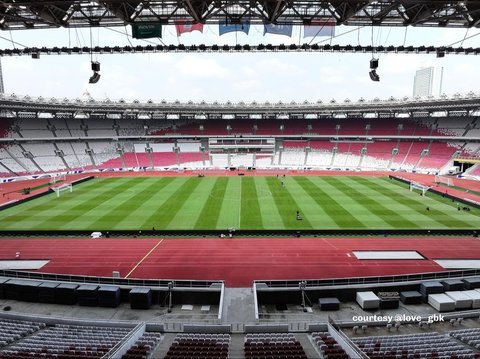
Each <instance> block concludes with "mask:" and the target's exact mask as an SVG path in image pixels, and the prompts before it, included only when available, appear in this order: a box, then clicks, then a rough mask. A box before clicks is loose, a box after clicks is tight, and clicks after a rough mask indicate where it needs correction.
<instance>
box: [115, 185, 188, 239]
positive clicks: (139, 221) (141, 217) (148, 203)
mask: <svg viewBox="0 0 480 359" xmlns="http://www.w3.org/2000/svg"><path fill="white" fill-rule="evenodd" d="M185 181H186V177H182V178H175V177H164V178H163V179H162V187H161V188H158V189H157V191H154V192H153V193H152V194H151V196H150V197H149V198H148V199H146V200H145V201H144V202H143V203H142V206H141V207H139V208H137V209H135V210H132V211H131V212H130V214H129V216H128V217H126V218H124V220H123V221H121V222H119V223H117V224H116V225H115V226H113V229H152V228H153V227H154V226H155V223H147V222H145V219H146V218H148V217H149V216H150V215H151V214H152V213H153V212H154V211H156V210H157V209H158V208H159V207H160V206H161V205H162V204H163V203H164V202H165V201H166V200H167V199H168V198H169V197H170V196H171V195H172V194H173V193H174V192H175V191H176V190H177V189H178V188H179V187H180V186H181V185H182V184H183V183H184V182H185Z"/></svg>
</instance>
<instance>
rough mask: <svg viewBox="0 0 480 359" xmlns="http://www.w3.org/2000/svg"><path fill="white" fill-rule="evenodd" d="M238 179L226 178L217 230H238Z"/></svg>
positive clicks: (239, 189)
mask: <svg viewBox="0 0 480 359" xmlns="http://www.w3.org/2000/svg"><path fill="white" fill-rule="evenodd" d="M240 191H241V183H240V177H228V181H227V188H226V189H225V197H224V198H223V201H222V207H221V209H220V214H219V217H218V222H217V229H227V228H232V227H233V228H240V207H241V201H240Z"/></svg>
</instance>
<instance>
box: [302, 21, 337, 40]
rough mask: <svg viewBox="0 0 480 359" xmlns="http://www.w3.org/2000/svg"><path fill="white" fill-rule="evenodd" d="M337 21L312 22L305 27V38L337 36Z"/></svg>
mask: <svg viewBox="0 0 480 359" xmlns="http://www.w3.org/2000/svg"><path fill="white" fill-rule="evenodd" d="M335 25H336V22H335V20H317V21H312V24H311V25H305V27H304V29H303V37H309V36H310V37H315V36H330V37H332V36H335Z"/></svg>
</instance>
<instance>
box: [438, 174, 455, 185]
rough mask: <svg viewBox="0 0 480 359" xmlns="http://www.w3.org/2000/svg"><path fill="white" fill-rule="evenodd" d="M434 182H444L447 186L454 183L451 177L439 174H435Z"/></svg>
mask: <svg viewBox="0 0 480 359" xmlns="http://www.w3.org/2000/svg"><path fill="white" fill-rule="evenodd" d="M435 183H437V184H440V183H443V184H446V185H447V186H448V187H451V186H453V185H454V184H453V178H452V177H448V176H439V175H436V176H435Z"/></svg>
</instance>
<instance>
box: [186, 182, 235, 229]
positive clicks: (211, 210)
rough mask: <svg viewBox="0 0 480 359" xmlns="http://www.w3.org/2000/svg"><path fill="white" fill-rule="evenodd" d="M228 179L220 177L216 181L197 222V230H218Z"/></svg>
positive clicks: (195, 226)
mask: <svg viewBox="0 0 480 359" xmlns="http://www.w3.org/2000/svg"><path fill="white" fill-rule="evenodd" d="M227 183H228V178H227V177H218V178H217V179H216V180H215V183H214V185H213V188H212V190H211V192H210V194H209V196H208V199H207V201H206V202H205V204H204V205H203V208H202V211H201V212H200V215H199V216H198V218H197V221H196V222H195V225H194V228H195V229H212V228H216V226H217V221H218V217H219V214H220V210H221V208H222V202H223V199H224V197H225V190H226V189H227Z"/></svg>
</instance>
